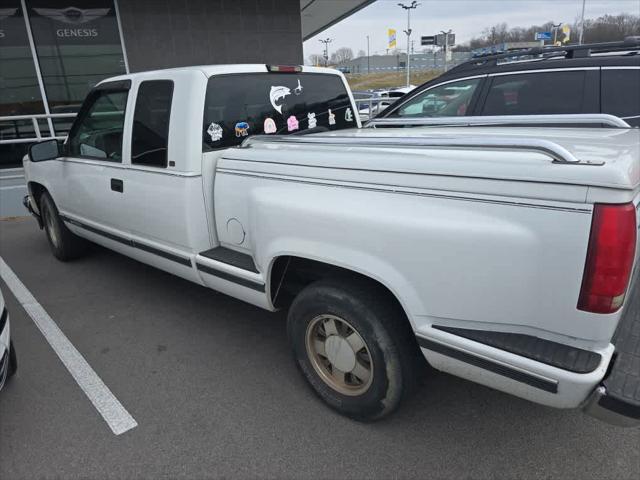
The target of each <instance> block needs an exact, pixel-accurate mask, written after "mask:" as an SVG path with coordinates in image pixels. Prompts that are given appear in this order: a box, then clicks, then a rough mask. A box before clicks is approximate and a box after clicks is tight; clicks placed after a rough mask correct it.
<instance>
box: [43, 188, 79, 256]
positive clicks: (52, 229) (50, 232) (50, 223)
mask: <svg viewBox="0 0 640 480" xmlns="http://www.w3.org/2000/svg"><path fill="white" fill-rule="evenodd" d="M40 214H41V215H42V223H43V225H44V231H45V233H46V234H47V240H48V241H49V246H50V247H51V252H52V253H53V255H54V256H55V257H56V258H57V259H58V260H60V261H62V262H66V261H68V260H73V259H75V258H78V257H80V256H82V255H83V254H84V253H85V252H86V250H87V242H86V240H84V239H82V238H80V237H78V236H77V235H74V234H73V232H71V230H69V229H68V228H67V226H66V225H65V224H64V222H63V221H62V219H61V218H60V214H59V213H58V208H57V207H56V204H55V203H54V201H53V199H52V198H51V195H49V192H44V193H43V194H42V196H41V197H40Z"/></svg>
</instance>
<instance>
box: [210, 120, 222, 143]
mask: <svg viewBox="0 0 640 480" xmlns="http://www.w3.org/2000/svg"><path fill="white" fill-rule="evenodd" d="M207 133H208V134H209V136H210V137H211V141H212V142H217V141H218V140H222V134H223V131H222V127H221V126H220V125H218V124H217V123H213V122H211V124H209V128H207Z"/></svg>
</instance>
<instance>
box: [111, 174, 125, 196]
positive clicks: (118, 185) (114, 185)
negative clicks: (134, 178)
mask: <svg viewBox="0 0 640 480" xmlns="http://www.w3.org/2000/svg"><path fill="white" fill-rule="evenodd" d="M111 190H113V191H114V192H120V193H122V192H123V191H124V183H123V182H122V180H120V179H118V178H112V179H111Z"/></svg>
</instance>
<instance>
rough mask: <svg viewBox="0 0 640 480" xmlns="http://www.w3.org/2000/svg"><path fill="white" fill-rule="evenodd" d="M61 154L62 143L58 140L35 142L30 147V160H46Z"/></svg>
mask: <svg viewBox="0 0 640 480" xmlns="http://www.w3.org/2000/svg"><path fill="white" fill-rule="evenodd" d="M59 156H60V144H59V143H58V140H56V139H55V138H54V139H51V140H45V141H44V142H40V143H34V144H33V145H31V147H29V160H31V161H32V162H44V161H45V160H54V159H56V158H58V157H59Z"/></svg>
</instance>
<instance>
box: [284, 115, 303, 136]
mask: <svg viewBox="0 0 640 480" xmlns="http://www.w3.org/2000/svg"><path fill="white" fill-rule="evenodd" d="M298 128H300V126H299V125H298V119H297V118H296V117H295V115H291V116H290V117H289V118H287V130H289V131H290V132H293V131H294V130H298Z"/></svg>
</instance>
